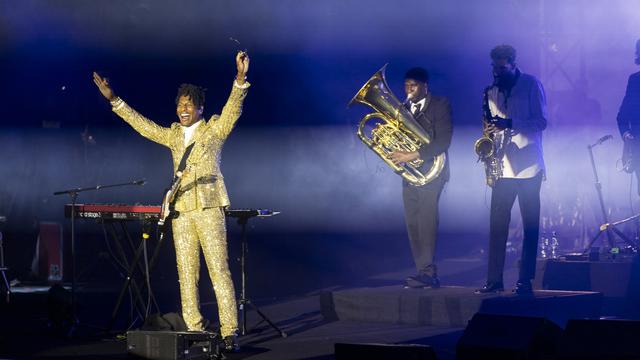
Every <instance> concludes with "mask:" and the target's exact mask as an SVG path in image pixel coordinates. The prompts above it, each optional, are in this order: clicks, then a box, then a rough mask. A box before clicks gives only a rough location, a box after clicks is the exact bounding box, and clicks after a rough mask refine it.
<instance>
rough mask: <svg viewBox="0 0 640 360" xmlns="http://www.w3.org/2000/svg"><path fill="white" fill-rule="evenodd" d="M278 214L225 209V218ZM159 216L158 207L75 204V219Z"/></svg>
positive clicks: (68, 208) (68, 209) (68, 212)
mask: <svg viewBox="0 0 640 360" xmlns="http://www.w3.org/2000/svg"><path fill="white" fill-rule="evenodd" d="M277 214H279V212H277V211H272V210H267V209H227V210H225V215H226V216H227V217H236V218H237V217H246V218H249V217H254V216H258V217H267V216H273V215H277ZM64 215H65V216H66V217H71V204H66V205H65V206H64ZM159 216H160V205H126V204H76V218H79V219H103V220H146V219H157V218H158V217H159Z"/></svg>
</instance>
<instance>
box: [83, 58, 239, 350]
mask: <svg viewBox="0 0 640 360" xmlns="http://www.w3.org/2000/svg"><path fill="white" fill-rule="evenodd" d="M236 67H237V70H238V73H237V76H236V79H235V80H234V83H233V87H232V90H231V95H230V96H229V99H228V100H227V103H226V104H225V106H224V108H223V109H222V113H221V114H220V115H219V116H218V115H214V116H212V117H211V118H210V119H209V121H205V120H204V118H203V115H202V113H203V109H204V108H203V105H204V90H203V89H202V88H200V87H197V86H194V85H190V84H183V85H182V86H181V87H180V89H179V90H178V96H177V98H176V105H177V108H176V114H177V115H178V118H179V123H178V122H174V123H173V124H171V126H170V127H168V128H167V127H162V126H160V125H158V124H156V123H155V122H153V121H151V120H149V119H147V118H145V117H144V116H142V115H140V114H139V113H138V112H136V111H135V110H134V109H133V108H131V107H130V106H129V105H127V104H126V103H125V102H124V101H123V100H122V99H121V98H119V97H117V96H115V95H114V93H113V91H112V89H111V87H110V86H109V83H108V81H107V79H105V78H102V77H100V75H98V74H97V73H95V72H94V73H93V81H94V83H95V84H96V86H97V87H98V89H99V90H100V92H101V93H102V95H103V96H104V97H105V98H107V99H108V100H109V101H110V102H111V105H112V107H113V108H112V110H113V112H115V113H116V114H117V115H118V116H120V117H121V118H122V119H123V120H124V121H126V122H127V123H128V124H129V125H131V126H132V127H133V128H134V129H135V130H136V131H137V132H138V133H140V134H141V135H142V136H144V137H146V138H147V139H149V140H152V141H154V142H157V143H159V144H161V145H164V146H166V147H168V148H169V149H171V154H172V157H173V165H174V172H175V171H176V169H177V167H178V165H179V163H180V161H181V159H182V156H183V154H184V152H185V149H186V148H187V147H188V146H189V145H190V144H192V143H193V144H194V147H193V150H192V151H191V154H190V155H189V157H188V159H187V161H186V171H185V172H184V175H183V178H182V182H181V187H180V190H179V191H178V197H177V199H176V202H175V211H176V212H177V213H178V214H179V215H178V216H177V217H175V218H174V219H173V220H172V227H173V238H174V245H175V251H176V261H177V265H178V278H179V281H180V297H181V300H182V316H183V318H184V320H185V323H186V324H187V327H188V329H189V330H190V331H201V330H204V319H203V317H202V315H201V313H200V309H199V299H198V280H199V273H200V247H202V250H203V253H204V257H205V260H206V263H207V267H208V269H209V276H210V277H211V282H212V283H213V289H214V291H215V295H216V299H217V302H218V312H219V316H220V327H221V329H220V332H221V335H222V336H223V337H224V339H225V346H226V348H227V349H228V350H232V351H233V350H237V349H238V345H237V339H236V337H237V330H238V319H237V307H236V299H235V290H234V286H233V281H232V280H231V273H230V271H229V264H228V255H227V240H226V228H225V214H224V208H225V207H227V206H229V197H228V195H227V190H226V188H225V185H224V181H223V177H222V173H221V172H220V153H221V150H222V145H223V144H224V142H225V140H226V138H227V136H228V135H229V133H230V132H231V130H232V129H233V126H234V124H235V123H236V121H237V120H238V118H239V117H240V114H241V112H242V102H243V100H244V98H245V96H246V94H247V88H248V87H249V85H250V84H249V83H248V82H246V74H247V71H248V70H249V57H248V56H247V54H246V53H244V52H239V53H238V54H237V55H236Z"/></svg>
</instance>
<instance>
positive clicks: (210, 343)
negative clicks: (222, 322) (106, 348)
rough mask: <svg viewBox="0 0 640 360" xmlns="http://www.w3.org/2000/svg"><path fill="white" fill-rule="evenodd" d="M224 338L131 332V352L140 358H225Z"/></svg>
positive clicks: (203, 359)
mask: <svg viewBox="0 0 640 360" xmlns="http://www.w3.org/2000/svg"><path fill="white" fill-rule="evenodd" d="M220 344H221V340H220V337H219V336H217V335H216V334H213V333H205V332H187V331H141V330H137V331H127V353H128V355H129V357H131V358H136V359H152V360H211V359H221V354H220Z"/></svg>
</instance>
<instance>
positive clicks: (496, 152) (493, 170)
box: [474, 85, 511, 187]
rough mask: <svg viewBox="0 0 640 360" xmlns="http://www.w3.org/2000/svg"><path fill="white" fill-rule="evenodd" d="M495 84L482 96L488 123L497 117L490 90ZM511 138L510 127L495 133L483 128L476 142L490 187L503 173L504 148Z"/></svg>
mask: <svg viewBox="0 0 640 360" xmlns="http://www.w3.org/2000/svg"><path fill="white" fill-rule="evenodd" d="M494 86H495V85H491V86H488V87H487V88H486V89H484V93H483V98H482V115H483V122H487V123H489V122H491V120H493V119H495V118H496V116H495V115H494V114H493V113H492V112H491V107H490V106H489V91H491V89H492V88H493V87H494ZM510 140H511V132H510V130H509V129H505V130H504V131H500V132H497V133H493V134H489V133H487V132H486V131H484V130H483V134H482V137H481V138H480V139H478V140H476V142H475V144H474V149H475V152H476V154H477V155H478V161H482V162H483V163H484V170H485V176H486V181H487V185H489V186H490V187H493V186H494V185H495V184H496V182H497V181H498V179H500V178H501V177H502V175H503V171H504V167H503V164H502V158H503V156H504V149H505V148H506V145H507V144H508V143H509V141H510Z"/></svg>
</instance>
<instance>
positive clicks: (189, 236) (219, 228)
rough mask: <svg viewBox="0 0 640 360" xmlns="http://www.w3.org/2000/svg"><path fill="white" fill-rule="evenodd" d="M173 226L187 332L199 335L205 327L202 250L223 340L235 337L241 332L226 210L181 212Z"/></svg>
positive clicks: (211, 209) (216, 208) (209, 209)
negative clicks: (200, 287)
mask: <svg viewBox="0 0 640 360" xmlns="http://www.w3.org/2000/svg"><path fill="white" fill-rule="evenodd" d="M172 226H173V242H174V246H175V250H176V262H177V265H178V279H179V281H180V298H181V301H182V316H183V318H184V321H185V323H186V324H187V328H188V329H189V330H195V331H198V330H203V327H204V322H203V318H202V314H201V313H200V304H199V296H198V281H199V277H200V248H202V252H203V253H204V258H205V261H206V263H207V267H208V269H209V276H210V277H211V283H212V284H213V290H214V292H215V295H216V300H217V303H218V315H219V317H220V332H221V334H222V336H228V335H231V334H234V333H235V332H236V331H237V330H238V309H237V307H236V298H235V296H236V295H235V289H234V287H233V281H232V279H231V272H230V271H229V262H228V254H227V233H226V224H225V215H224V210H223V208H221V207H214V208H206V209H197V210H193V211H185V212H180V215H179V216H178V217H176V218H175V219H173V221H172Z"/></svg>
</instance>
